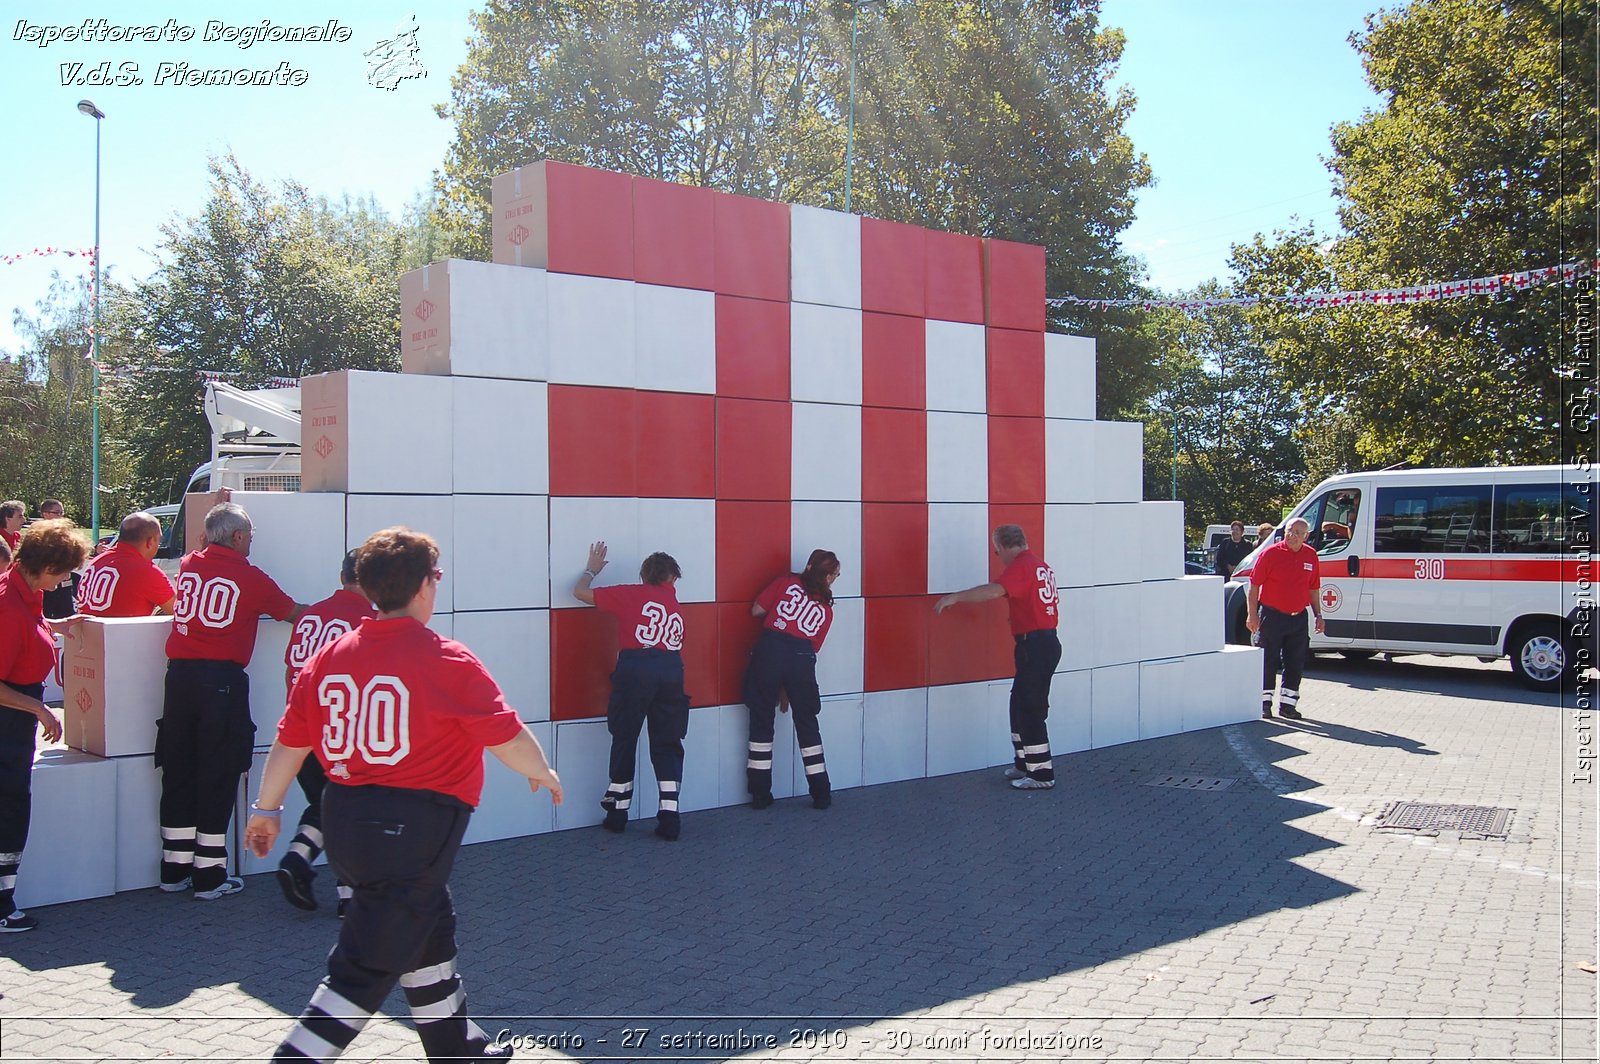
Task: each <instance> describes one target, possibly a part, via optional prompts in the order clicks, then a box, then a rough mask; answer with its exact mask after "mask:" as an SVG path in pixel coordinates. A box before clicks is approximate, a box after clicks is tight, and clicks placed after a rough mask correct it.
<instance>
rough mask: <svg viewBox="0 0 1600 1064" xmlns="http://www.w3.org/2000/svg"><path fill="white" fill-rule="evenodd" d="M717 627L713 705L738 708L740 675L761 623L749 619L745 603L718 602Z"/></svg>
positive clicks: (741, 690) (741, 688)
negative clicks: (715, 701) (716, 679)
mask: <svg viewBox="0 0 1600 1064" xmlns="http://www.w3.org/2000/svg"><path fill="white" fill-rule="evenodd" d="M777 576H778V573H777V572H774V573H773V574H772V578H776V577H777ZM751 597H752V598H754V596H751ZM717 625H718V628H717V646H718V650H717V655H718V660H717V677H718V684H717V704H718V705H724V706H737V705H742V704H743V703H744V673H745V669H746V668H747V667H748V666H749V664H750V648H751V647H753V646H755V645H756V639H757V638H758V637H759V636H760V635H761V622H760V621H759V620H757V619H756V618H754V617H752V616H750V603H749V602H748V601H746V602H719V603H717Z"/></svg>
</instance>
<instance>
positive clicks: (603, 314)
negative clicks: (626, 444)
mask: <svg viewBox="0 0 1600 1064" xmlns="http://www.w3.org/2000/svg"><path fill="white" fill-rule="evenodd" d="M634 287H635V286H634V283H633V282H632V281H619V280H615V279H613V278H610V277H582V276H579V275H577V274H570V273H552V274H550V275H549V289H550V383H551V384H588V385H594V386H596V387H600V388H632V387H634V386H635V383H636V381H637V377H638V374H637V370H636V368H635V362H634V350H635V346H634V345H635V334H636V330H635V320H636V316H635V309H634V306H635V304H634Z"/></svg>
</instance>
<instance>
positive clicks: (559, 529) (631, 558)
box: [550, 496, 648, 610]
mask: <svg viewBox="0 0 1600 1064" xmlns="http://www.w3.org/2000/svg"><path fill="white" fill-rule="evenodd" d="M596 541H604V542H605V544H606V548H607V552H608V553H607V555H606V559H607V561H606V567H605V568H604V569H603V570H601V572H600V578H599V579H598V580H596V581H595V582H594V583H595V586H596V587H609V586H611V585H613V584H637V583H638V582H639V563H640V562H642V561H644V558H645V554H647V553H648V552H647V551H643V550H641V548H640V541H639V501H638V500H637V499H592V498H582V499H568V498H560V497H554V496H553V497H552V498H551V499H550V608H551V609H558V610H561V609H571V608H574V607H578V606H582V605H583V603H581V602H579V601H578V600H577V599H575V598H573V597H572V589H573V587H574V586H575V585H576V584H577V582H578V575H579V574H580V573H582V572H583V567H584V564H585V563H586V562H587V561H588V557H589V544H591V543H594V542H596Z"/></svg>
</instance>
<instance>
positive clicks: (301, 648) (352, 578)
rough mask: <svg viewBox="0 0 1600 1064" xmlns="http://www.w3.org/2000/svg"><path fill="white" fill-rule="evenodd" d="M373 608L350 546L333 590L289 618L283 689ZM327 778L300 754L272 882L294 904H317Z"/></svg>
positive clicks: (342, 892) (342, 890)
mask: <svg viewBox="0 0 1600 1064" xmlns="http://www.w3.org/2000/svg"><path fill="white" fill-rule="evenodd" d="M376 614H377V611H376V610H374V609H373V608H372V603H370V602H368V601H367V596H366V595H364V594H362V592H361V585H360V584H358V583H356V552H355V551H350V552H349V553H347V554H346V555H345V556H344V562H343V563H342V564H341V565H340V567H339V590H338V591H335V592H334V593H333V594H331V595H329V596H328V597H327V598H325V599H323V600H322V601H321V602H313V603H312V604H311V605H310V606H307V607H306V612H305V613H302V614H301V615H300V619H299V620H298V621H296V622H294V634H292V635H291V636H290V637H289V645H288V646H287V647H286V648H284V651H283V664H284V668H285V670H286V675H285V678H284V688H283V689H284V690H285V691H293V690H294V681H295V679H296V677H298V676H299V675H300V670H301V669H302V668H304V667H305V664H306V662H307V661H310V660H311V655H313V654H315V653H316V652H317V651H318V650H320V649H322V648H323V647H325V646H327V645H328V644H329V643H331V642H333V641H334V640H336V639H339V638H340V637H342V636H345V635H348V634H349V633H351V632H353V631H355V630H356V629H357V628H359V627H361V622H362V621H364V620H366V619H367V618H368V617H372V616H375V615H376ZM327 781H328V777H327V776H326V775H324V774H323V772H322V762H320V761H318V760H317V759H316V758H314V757H308V758H306V759H305V762H304V764H302V765H301V766H300V776H299V782H300V790H301V791H302V792H304V794H305V796H306V809H305V812H303V813H301V814H300V827H299V829H298V830H297V831H296V832H295V836H294V840H293V841H292V842H290V843H289V852H288V853H286V854H284V855H283V859H282V860H280V861H279V862H278V886H280V887H282V888H283V896H284V897H285V898H286V899H288V901H289V904H290V905H293V906H294V907H295V908H297V909H307V910H311V909H315V908H316V907H317V896H316V894H315V893H313V892H312V889H311V881H312V880H313V879H315V878H317V873H316V872H315V871H313V870H312V865H313V864H315V863H316V860H317V855H318V854H320V853H321V852H322V791H323V787H324V785H325V784H326V783H327ZM334 889H335V891H336V892H337V894H338V897H339V909H338V911H339V915H340V916H343V915H344V911H345V907H346V906H347V905H348V904H349V901H350V886H349V884H347V883H345V882H343V881H342V880H341V881H338V882H337V883H336V884H335V888H334Z"/></svg>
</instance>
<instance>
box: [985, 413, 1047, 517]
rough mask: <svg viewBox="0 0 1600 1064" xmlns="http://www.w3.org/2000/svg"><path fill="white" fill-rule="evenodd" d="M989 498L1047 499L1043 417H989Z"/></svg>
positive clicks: (1034, 501)
mask: <svg viewBox="0 0 1600 1064" xmlns="http://www.w3.org/2000/svg"><path fill="white" fill-rule="evenodd" d="M989 501H990V502H1001V503H1011V502H1022V503H1043V502H1044V419H1043V418H1036V417H991V418H990V419H989Z"/></svg>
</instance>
